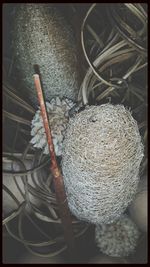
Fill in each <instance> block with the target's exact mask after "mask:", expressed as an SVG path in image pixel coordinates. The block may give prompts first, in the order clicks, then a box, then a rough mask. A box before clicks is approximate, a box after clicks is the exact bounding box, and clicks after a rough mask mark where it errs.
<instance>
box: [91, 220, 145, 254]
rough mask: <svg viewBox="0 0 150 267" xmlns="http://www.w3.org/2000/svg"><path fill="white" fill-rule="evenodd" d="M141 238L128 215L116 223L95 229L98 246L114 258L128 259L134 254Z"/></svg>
mask: <svg viewBox="0 0 150 267" xmlns="http://www.w3.org/2000/svg"><path fill="white" fill-rule="evenodd" d="M139 237H140V232H139V230H138V228H137V226H136V224H135V223H134V222H133V221H132V220H131V219H130V218H129V217H128V216H127V215H123V216H122V217H121V218H120V219H119V220H118V221H117V222H115V223H112V224H102V225H96V228H95V240H96V243H97V246H98V247H99V248H100V251H101V252H103V253H105V254H107V255H109V256H112V257H126V256H128V255H129V254H131V253H133V252H134V250H135V248H136V246H137V241H138V239H139Z"/></svg>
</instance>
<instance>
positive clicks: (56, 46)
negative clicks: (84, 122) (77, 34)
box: [12, 3, 80, 106]
mask: <svg viewBox="0 0 150 267" xmlns="http://www.w3.org/2000/svg"><path fill="white" fill-rule="evenodd" d="M13 25H14V26H13V30H12V41H13V50H14V55H15V62H16V64H15V66H17V76H18V77H19V80H20V85H21V82H22V85H24V87H25V88H26V94H27V95H28V97H29V98H30V100H31V101H32V103H33V105H34V106H36V105H37V104H38V100H37V95H36V92H35V88H34V82H33V78H32V75H33V74H34V69H33V65H38V66H39V68H40V73H41V78H42V85H43V86H42V87H43V90H44V94H45V98H46V100H47V101H50V100H51V98H53V97H55V96H59V97H61V98H62V97H67V98H69V99H72V100H73V101H75V100H76V98H77V94H78V90H79V86H80V84H79V80H80V78H79V71H78V62H77V56H76V55H77V48H76V40H75V38H74V34H73V31H72V29H71V27H70V26H69V25H68V23H67V22H66V20H65V18H64V17H63V16H62V14H61V13H60V10H58V8H56V7H54V5H52V4H35V3H33V4H20V5H18V7H17V8H16V12H15V15H14V22H13Z"/></svg>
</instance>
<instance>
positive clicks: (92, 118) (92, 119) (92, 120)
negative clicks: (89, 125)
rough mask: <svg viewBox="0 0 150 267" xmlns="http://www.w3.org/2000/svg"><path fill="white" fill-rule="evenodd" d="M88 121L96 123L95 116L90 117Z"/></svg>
mask: <svg viewBox="0 0 150 267" xmlns="http://www.w3.org/2000/svg"><path fill="white" fill-rule="evenodd" d="M89 121H90V122H96V121H97V118H96V116H92V117H90V119H89Z"/></svg>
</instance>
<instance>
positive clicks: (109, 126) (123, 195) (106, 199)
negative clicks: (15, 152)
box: [62, 104, 143, 224]
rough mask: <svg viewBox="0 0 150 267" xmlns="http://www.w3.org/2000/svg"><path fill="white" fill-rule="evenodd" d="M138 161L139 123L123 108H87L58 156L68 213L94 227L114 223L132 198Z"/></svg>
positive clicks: (74, 122) (75, 121)
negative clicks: (60, 163)
mask: <svg viewBox="0 0 150 267" xmlns="http://www.w3.org/2000/svg"><path fill="white" fill-rule="evenodd" d="M142 158H143V145H142V143H141V136H140V134H139V130H138V125H137V122H136V121H135V120H134V119H133V117H132V115H131V113H130V112H129V111H128V110H127V109H125V107H124V106H123V105H115V106H114V105H112V104H104V105H101V106H90V107H87V108H86V109H85V110H84V111H81V112H80V113H78V114H77V115H76V116H75V117H74V118H71V119H70V121H69V124H68V127H67V130H66V134H65V139H64V142H63V154H62V171H63V177H64V184H65V188H66V194H67V198H68V204H69V207H70V210H71V212H72V213H73V214H74V215H75V216H76V217H77V218H79V219H80V220H84V221H87V222H90V223H94V224H101V223H111V222H114V221H115V220H117V219H118V218H119V217H120V215H121V214H122V213H123V212H124V211H125V209H126V208H127V206H128V205H129V204H130V202H131V201H132V199H133V197H134V195H135V193H136V190H137V186H138V182H139V175H138V174H139V167H140V163H141V160H142Z"/></svg>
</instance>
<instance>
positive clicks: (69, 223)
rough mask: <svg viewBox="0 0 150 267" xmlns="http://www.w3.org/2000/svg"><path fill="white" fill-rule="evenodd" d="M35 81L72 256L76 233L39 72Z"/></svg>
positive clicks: (62, 217)
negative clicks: (56, 154) (58, 162)
mask: <svg viewBox="0 0 150 267" xmlns="http://www.w3.org/2000/svg"><path fill="white" fill-rule="evenodd" d="M34 83H35V88H36V91H37V94H38V100H39V103H40V108H41V115H42V118H43V124H44V128H45V133H46V137H47V142H48V147H49V153H50V157H51V166H50V170H51V172H52V175H53V180H54V186H55V193H56V199H57V202H58V207H59V213H60V218H61V221H62V225H63V230H64V238H65V241H66V243H67V247H68V252H69V253H70V256H71V257H72V256H73V255H74V235H73V228H72V221H71V215H70V211H69V208H68V203H67V198H66V193H65V189H64V183H63V177H62V174H61V171H60V169H59V167H58V164H57V161H56V156H55V151H54V145H53V139H52V135H51V130H50V126H49V121H48V116H47V111H46V107H45V102H44V97H43V92H42V88H41V82H40V78H39V75H38V74H34Z"/></svg>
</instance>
